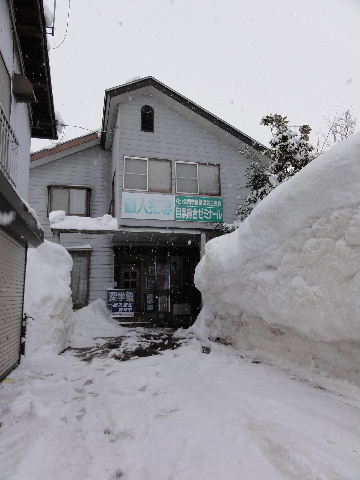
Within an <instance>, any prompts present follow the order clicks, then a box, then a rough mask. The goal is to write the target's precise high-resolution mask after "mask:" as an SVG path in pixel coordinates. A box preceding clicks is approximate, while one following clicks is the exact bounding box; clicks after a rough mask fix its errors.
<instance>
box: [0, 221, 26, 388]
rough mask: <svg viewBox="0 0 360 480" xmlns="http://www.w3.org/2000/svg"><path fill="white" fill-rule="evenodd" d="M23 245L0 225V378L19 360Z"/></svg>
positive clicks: (22, 289)
mask: <svg viewBox="0 0 360 480" xmlns="http://www.w3.org/2000/svg"><path fill="white" fill-rule="evenodd" d="M25 261H26V248H25V246H23V245H22V244H21V243H19V242H18V241H16V240H15V239H14V238H12V237H11V236H10V235H9V234H7V233H6V232H5V231H4V230H3V229H1V228H0V379H1V378H2V377H3V376H4V375H5V374H6V373H7V372H8V371H9V370H10V369H11V368H12V367H13V366H14V365H15V364H16V363H17V362H18V360H19V356H20V338H21V320H22V313H23V298H24V272H25Z"/></svg>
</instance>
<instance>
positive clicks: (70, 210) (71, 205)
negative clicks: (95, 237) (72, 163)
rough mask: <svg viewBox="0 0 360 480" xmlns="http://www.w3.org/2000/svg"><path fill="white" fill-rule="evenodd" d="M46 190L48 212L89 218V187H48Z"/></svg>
mask: <svg viewBox="0 0 360 480" xmlns="http://www.w3.org/2000/svg"><path fill="white" fill-rule="evenodd" d="M48 189H49V212H52V211H54V210H64V212H65V214H66V215H79V216H83V217H89V216H90V192H91V188H90V187H87V186H77V185H74V186H71V185H50V186H49V187H48Z"/></svg>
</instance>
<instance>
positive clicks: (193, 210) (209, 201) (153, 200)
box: [121, 192, 224, 223]
mask: <svg viewBox="0 0 360 480" xmlns="http://www.w3.org/2000/svg"><path fill="white" fill-rule="evenodd" d="M121 216H122V218H137V219H139V220H181V221H186V222H208V223H211V222H213V223H222V222H224V200H223V199H222V198H218V197H198V196H196V197H195V196H187V195H186V196H185V195H162V194H156V193H140V192H123V194H122V206H121Z"/></svg>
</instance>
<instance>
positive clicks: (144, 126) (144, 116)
mask: <svg viewBox="0 0 360 480" xmlns="http://www.w3.org/2000/svg"><path fill="white" fill-rule="evenodd" d="M141 131H142V132H153V131H154V109H153V108H152V107H150V105H144V106H143V107H142V108H141Z"/></svg>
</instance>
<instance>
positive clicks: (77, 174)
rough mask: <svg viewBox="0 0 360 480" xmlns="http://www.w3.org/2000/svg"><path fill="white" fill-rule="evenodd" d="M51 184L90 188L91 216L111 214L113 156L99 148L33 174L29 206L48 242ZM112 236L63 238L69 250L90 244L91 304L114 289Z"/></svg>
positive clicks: (76, 235)
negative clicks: (48, 209) (110, 289)
mask: <svg viewBox="0 0 360 480" xmlns="http://www.w3.org/2000/svg"><path fill="white" fill-rule="evenodd" d="M50 184H64V185H76V184H77V185H79V184H81V185H88V186H90V187H91V188H92V193H91V200H90V213H91V216H92V217H100V216H102V215H104V214H105V213H108V209H109V203H110V198H111V164H110V153H109V152H107V151H104V150H103V149H102V148H100V147H99V146H95V147H91V148H89V149H86V150H83V151H81V152H78V153H75V154H73V155H69V156H67V157H64V158H60V159H58V160H54V161H52V162H50V163H47V164H44V165H41V166H38V167H36V168H33V169H31V170H30V188H29V202H30V204H31V205H32V207H33V208H34V209H35V210H36V212H37V214H38V216H39V220H40V222H41V224H42V226H43V227H44V229H45V238H46V239H48V240H52V239H53V236H52V233H51V230H50V227H49V219H48V216H47V208H48V205H47V202H48V190H47V187H48V185H50ZM110 241H111V236H110V235H104V234H99V235H97V234H82V233H77V234H61V238H60V243H61V244H62V245H64V246H65V247H73V246H80V245H86V244H90V245H91V246H92V253H91V259H90V277H91V279H90V301H93V300H96V299H97V298H103V299H104V300H105V299H106V289H107V288H108V287H112V285H113V276H114V275H113V250H112V249H111V248H110Z"/></svg>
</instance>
